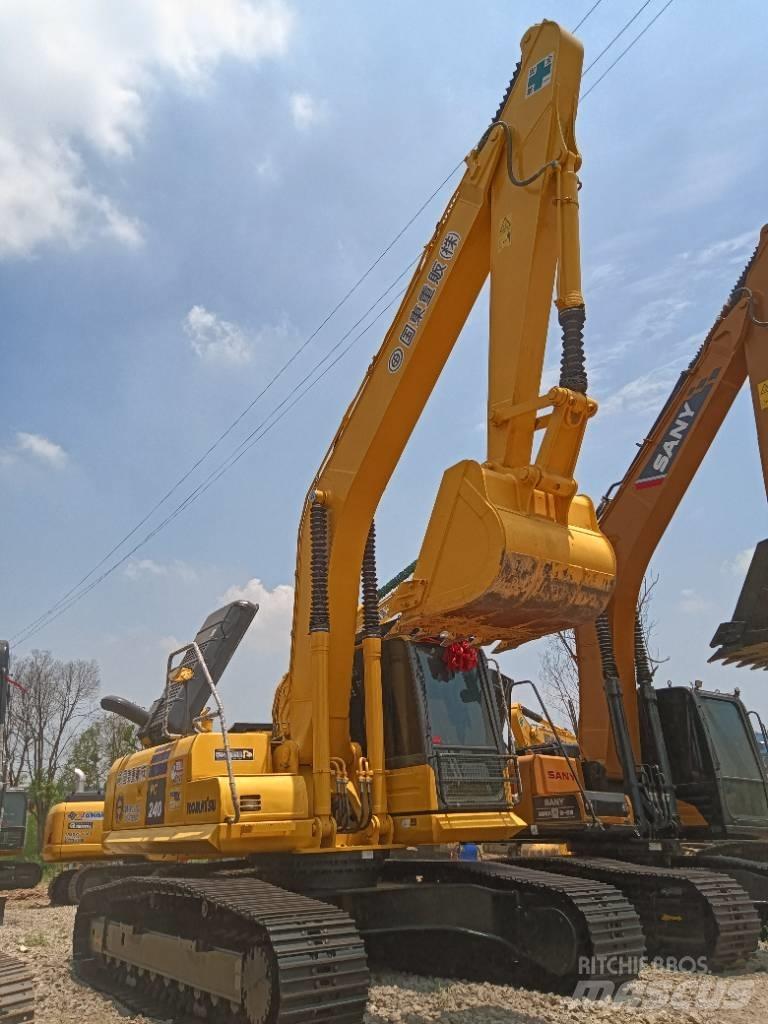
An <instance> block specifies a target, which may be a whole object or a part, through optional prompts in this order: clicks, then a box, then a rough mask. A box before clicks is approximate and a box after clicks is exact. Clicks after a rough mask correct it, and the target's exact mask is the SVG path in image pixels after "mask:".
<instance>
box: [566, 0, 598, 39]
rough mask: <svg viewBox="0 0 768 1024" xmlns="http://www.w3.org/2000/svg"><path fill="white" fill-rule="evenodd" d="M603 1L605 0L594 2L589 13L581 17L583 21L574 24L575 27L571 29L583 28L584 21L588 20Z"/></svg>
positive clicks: (575, 30)
mask: <svg viewBox="0 0 768 1024" xmlns="http://www.w3.org/2000/svg"><path fill="white" fill-rule="evenodd" d="M602 2H603V0H597V2H596V3H594V4H592V6H591V7H590V8H589V10H588V11H587V13H586V14H585V15H584V17H583V18H582V19H581V21H580V22H579V24H578V25H574V26H573V28H572V29H571V32H578V31H579V29H580V28H581V26H582V25H583V24H584V22H585V21H586V20H587V18H588V17H589V16H590V14H591V13H592V11H594V10H595V8H596V7H599V6H600V4H601V3H602Z"/></svg>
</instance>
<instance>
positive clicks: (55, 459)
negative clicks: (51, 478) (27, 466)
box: [0, 431, 69, 469]
mask: <svg viewBox="0 0 768 1024" xmlns="http://www.w3.org/2000/svg"><path fill="white" fill-rule="evenodd" d="M23 458H29V459H32V460H36V461H37V462H42V463H45V464H46V465H48V466H52V467H53V468H54V469H61V468H62V467H63V466H64V465H66V462H67V459H68V458H69V456H68V455H67V453H66V451H65V450H64V449H63V448H62V447H61V445H60V444H56V442H55V441H51V440H49V438H47V437H43V436H42V434H27V433H25V432H24V431H20V432H19V433H18V434H17V435H16V440H15V443H14V444H13V445H12V446H11V447H10V448H0V466H11V465H13V464H14V463H16V462H17V461H18V460H19V459H23Z"/></svg>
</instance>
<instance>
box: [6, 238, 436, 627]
mask: <svg viewBox="0 0 768 1024" xmlns="http://www.w3.org/2000/svg"><path fill="white" fill-rule="evenodd" d="M417 261H418V258H417V259H416V260H413V261H412V262H411V263H410V264H409V265H408V266H407V267H406V268H405V269H404V270H402V271H401V272H400V274H398V276H397V277H396V278H395V279H394V281H392V283H391V284H390V285H389V286H388V287H387V288H386V289H385V290H384V291H383V292H382V293H381V295H380V296H379V297H378V298H377V299H376V301H375V302H373V303H372V304H371V305H370V306H369V307H368V309H367V310H366V312H365V313H364V314H363V315H362V316H361V317H360V318H359V319H358V320H357V322H356V323H355V324H353V325H352V327H350V328H349V330H348V331H347V332H346V334H344V335H343V336H342V337H341V338H340V339H339V341H337V342H336V344H335V345H334V346H333V347H332V348H331V349H330V350H329V351H328V352H327V353H326V354H325V355H324V356H323V357H322V359H320V360H319V361H318V362H317V363H316V364H315V365H314V366H313V367H312V369H311V370H310V371H309V373H307V374H306V375H305V376H304V377H303V378H302V379H301V380H300V381H299V382H298V383H297V384H296V385H294V387H293V388H292V389H291V391H290V392H289V393H288V394H287V395H286V396H285V398H283V400H282V401H281V402H280V403H279V404H278V405H277V406H276V407H275V408H274V409H272V411H271V412H270V413H269V414H268V415H267V416H266V417H265V418H264V419H263V420H262V421H261V423H260V424H259V425H258V426H257V427H256V428H255V429H254V430H253V431H252V432H251V433H250V434H249V435H248V437H246V438H245V439H244V440H243V441H241V442H240V444H239V445H238V447H237V448H236V449H235V450H234V452H232V453H230V455H229V456H228V457H227V458H226V459H225V460H224V461H223V462H222V463H220V464H219V466H217V467H216V469H214V470H212V472H211V473H210V474H209V475H208V477H206V479H205V480H204V481H203V482H202V483H200V484H198V485H197V487H195V488H194V490H192V491H191V492H190V493H189V494H188V495H187V496H186V497H185V498H184V499H183V500H182V501H181V502H180V503H179V505H177V506H176V508H175V509H173V511H172V512H170V513H169V514H168V515H167V516H166V517H165V519H163V520H162V521H161V522H160V523H158V524H157V525H156V526H155V527H153V528H152V529H151V530H150V531H149V532H148V533H147V534H146V535H145V536H144V537H142V539H141V540H140V541H138V543H137V544H135V545H134V546H133V547H132V548H131V549H130V550H129V551H128V552H126V553H125V554H124V555H122V556H121V557H120V558H119V559H118V560H117V561H115V562H114V563H113V564H112V565H110V566H109V568H108V569H105V571H104V572H103V573H101V574H100V575H99V576H97V577H96V578H95V579H92V580H91V582H90V583H89V584H88V585H87V586H85V587H83V588H82V589H78V591H77V592H76V593H74V592H73V593H72V594H71V595H70V596H69V598H68V599H62V600H60V601H59V602H57V605H56V606H55V607H52V608H50V609H48V612H46V613H45V614H44V615H41V616H39V618H38V619H37V620H35V622H33V623H30V625H29V626H26V627H25V628H24V629H22V630H20V631H19V632H18V633H17V634H16V636H17V637H18V638H19V639H18V640H17V641H16V643H15V646H16V647H21V646H23V645H24V644H26V643H27V642H28V641H29V640H31V638H32V637H33V636H34V635H35V634H36V633H38V632H40V630H42V629H44V628H45V627H46V626H49V625H50V624H51V623H52V622H54V621H55V620H56V619H57V618H59V616H60V615H63V614H64V613H65V612H67V611H69V609H70V608H72V607H74V605H75V604H77V603H78V602H79V601H80V600H82V598H84V597H85V596H86V595H87V594H89V593H90V592H91V591H92V590H93V589H94V588H95V587H97V586H98V585H99V584H100V583H102V582H103V581H104V580H105V579H107V578H108V577H109V576H111V575H112V574H113V573H114V572H115V571H116V570H117V569H119V568H120V566H121V565H124V564H125V562H127V561H128V559H129V558H131V557H132V556H133V555H134V554H136V552H137V551H138V550H139V549H140V548H142V547H144V545H145V544H147V543H148V542H149V541H150V540H152V539H153V538H154V537H155V536H157V534H158V533H160V531H161V530H163V529H165V527H166V526H168V525H169V524H170V523H171V522H173V520H174V519H175V518H176V517H177V516H178V515H180V514H181V513H182V512H184V511H185V510H186V509H187V508H188V507H189V506H190V505H192V504H193V503H194V502H195V501H196V500H197V499H198V498H199V497H200V496H201V495H202V494H204V493H205V492H206V491H207V490H208V489H209V488H210V487H211V486H212V485H213V484H214V483H216V482H217V480H219V479H220V478H221V477H222V476H223V475H224V474H225V473H226V472H227V471H228V470H229V469H231V468H232V466H234V465H235V463H237V462H239V461H240V459H241V458H242V457H243V455H245V454H246V452H247V451H249V450H250V449H251V448H253V446H254V445H255V444H257V443H258V442H259V441H261V440H262V438H263V437H265V436H266V435H267V434H268V433H269V432H270V431H271V430H272V429H273V427H275V426H276V425H277V424H278V423H279V422H280V420H281V419H283V417H284V416H286V415H287V413H288V412H289V411H290V410H291V409H292V408H293V407H294V405H296V403H297V402H299V401H300V400H301V399H302V398H303V397H304V396H305V395H306V394H307V392H308V391H310V390H311V389H312V388H313V387H315V385H316V384H318V383H319V382H320V381H321V380H322V379H323V377H325V375H326V374H327V373H328V372H329V371H330V370H331V369H333V367H334V366H335V365H336V364H337V363H338V362H339V361H340V360H341V359H343V358H344V356H345V355H346V354H347V352H349V351H350V349H351V348H352V346H353V345H354V344H355V343H356V342H357V341H359V340H360V338H362V337H363V336H364V335H365V334H366V333H367V332H368V331H369V330H370V329H371V328H372V327H373V326H374V324H375V323H377V322H378V321H379V320H380V319H381V317H382V316H383V315H384V314H385V313H386V312H387V310H388V309H390V308H391V307H392V305H393V304H394V303H395V302H396V301H397V300H398V299H399V298H400V296H401V295H403V294H404V292H405V289H404V290H403V291H401V292H400V293H399V294H398V295H396V296H395V297H394V298H393V299H391V300H390V301H389V302H388V303H387V305H386V306H384V307H383V308H382V309H381V310H379V312H378V313H377V314H376V316H375V317H374V318H373V320H371V321H370V323H368V324H367V325H366V326H365V327H364V328H363V330H362V331H360V332H359V333H358V334H357V335H355V336H354V337H353V338H352V340H351V341H350V342H349V344H348V345H347V346H346V347H345V348H344V349H342V351H341V352H340V353H339V354H338V355H337V356H336V358H335V359H333V360H332V361H331V362H329V363H328V365H327V366H326V367H325V368H324V369H323V370H322V372H321V373H320V374H319V376H317V377H316V378H315V379H314V380H311V378H312V377H313V376H314V374H315V373H317V371H318V370H319V369H320V368H321V367H322V366H323V363H325V362H327V361H328V359H329V358H330V356H331V355H333V353H334V352H335V351H337V350H338V349H339V348H340V346H341V345H342V344H343V342H344V341H345V340H346V339H347V338H349V336H350V335H351V334H352V332H353V331H354V330H355V328H356V327H358V326H359V325H360V324H361V323H362V322H363V321H364V320H365V319H366V317H367V316H368V315H369V313H371V312H372V311H373V310H374V309H375V308H376V306H377V305H378V304H379V302H381V300H382V299H383V298H385V297H386V296H387V295H388V294H389V292H391V291H392V289H393V288H394V287H395V286H396V285H397V284H398V283H399V282H400V281H401V280H402V278H403V277H404V276H405V274H407V273H408V271H409V270H411V269H412V268H413V266H414V265H415V263H416V262H417ZM307 382H309V383H307ZM305 384H306V385H307V386H306V387H304V389H303V390H302V391H301V392H300V393H298V394H297V392H299V389H300V388H302V386H303V385H305ZM294 396H295V397H294ZM291 399H293V400H292V401H291ZM276 413H278V415H276V416H275V414H276ZM273 417H274V419H273ZM270 420H271V422H270Z"/></svg>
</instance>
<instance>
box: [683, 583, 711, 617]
mask: <svg viewBox="0 0 768 1024" xmlns="http://www.w3.org/2000/svg"><path fill="white" fill-rule="evenodd" d="M679 607H680V611H681V612H685V613H686V614H687V615H697V614H698V613H699V612H708V611H710V610H711V609H712V602H711V601H708V600H707V599H706V598H705V597H702V596H701V594H699V593H698V591H696V590H692V589H691V588H690V587H686V588H685V589H684V590H681V591H680V604H679Z"/></svg>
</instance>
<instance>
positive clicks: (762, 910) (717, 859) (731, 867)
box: [677, 853, 768, 924]
mask: <svg viewBox="0 0 768 1024" xmlns="http://www.w3.org/2000/svg"><path fill="white" fill-rule="evenodd" d="M683 859H685V860H688V861H690V860H691V859H692V858H691V857H690V856H686V857H685V858H682V857H680V858H678V860H677V863H678V864H681V862H682V861H683ZM693 860H694V861H695V863H696V865H697V867H698V866H700V867H702V868H710V869H711V870H712V871H717V872H718V873H719V874H723V875H728V876H729V877H730V878H732V879H733V880H734V881H735V882H737V883H738V884H739V885H740V886H741V887H742V889H744V890H745V892H746V893H747V895H748V896H749V898H750V899H751V900H752V903H753V905H754V907H755V909H756V911H757V913H758V915H759V917H760V920H761V921H762V922H763V924H768V862H766V861H759V860H751V859H750V858H749V857H734V856H732V855H730V854H722V855H721V854H717V853H710V854H707V853H698V854H696V856H695V857H694V858H693Z"/></svg>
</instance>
